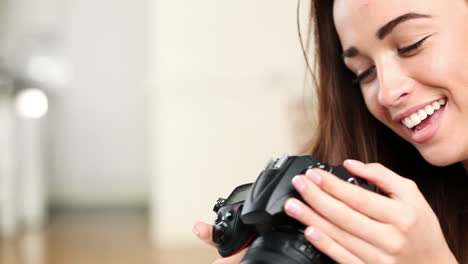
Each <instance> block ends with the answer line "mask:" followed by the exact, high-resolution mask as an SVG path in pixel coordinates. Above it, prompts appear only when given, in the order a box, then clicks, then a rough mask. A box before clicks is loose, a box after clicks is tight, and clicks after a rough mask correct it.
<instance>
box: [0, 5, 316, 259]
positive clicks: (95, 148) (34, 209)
mask: <svg viewBox="0 0 468 264" xmlns="http://www.w3.org/2000/svg"><path fill="white" fill-rule="evenodd" d="M296 5H297V3H296V2H295V1H286V0H268V1H267V0H255V1H252V0H236V1H232V0H198V1H179V0H112V1H111V0H0V128H1V129H0V235H1V236H0V263H1V264H20V263H21V264H50V263H52V264H55V263H57V264H59V263H60V264H61V263H67V264H74V263H137V262H138V263H171V264H172V263H176V264H177V263H187V262H189V263H211V262H212V261H213V260H214V259H215V258H216V256H217V252H216V250H215V249H213V248H210V247H208V246H206V245H204V244H203V243H202V242H200V241H199V240H198V239H197V238H196V237H195V235H194V234H193V233H192V225H193V223H194V222H195V221H196V220H202V221H206V222H209V223H212V222H213V220H214V213H213V212H212V208H213V205H214V202H215V201H216V199H217V198H218V197H226V196H227V195H228V194H229V193H230V192H231V191H232V190H233V188H234V187H236V186H237V185H240V184H242V183H247V182H252V181H254V180H255V178H256V177H257V175H258V174H259V172H260V171H261V169H262V168H263V167H264V165H265V164H266V162H267V161H268V159H269V158H271V157H277V156H280V155H281V154H283V153H290V154H297V153H298V152H299V151H300V149H301V147H303V146H304V144H305V142H306V141H307V139H308V138H309V137H310V136H311V135H310V133H311V132H310V131H311V129H312V124H311V120H312V115H313V110H312V103H313V95H312V94H311V91H309V90H308V89H307V88H305V83H307V80H306V78H305V63H304V59H303V56H302V51H301V48H300V42H299V38H298V30H297V22H296V19H297V14H296ZM302 9H303V10H304V12H306V11H307V6H306V5H305V4H304V6H303V8H302ZM301 12H302V11H301ZM299 17H300V20H304V21H305V20H306V17H307V14H303V15H300V16H299Z"/></svg>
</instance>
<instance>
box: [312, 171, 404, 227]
mask: <svg viewBox="0 0 468 264" xmlns="http://www.w3.org/2000/svg"><path fill="white" fill-rule="evenodd" d="M306 176H307V177H308V178H309V179H310V180H311V181H313V182H314V183H315V184H316V185H318V186H319V187H320V189H322V190H323V191H325V192H326V193H328V194H330V195H331V196H333V197H334V198H336V199H337V200H339V201H341V202H343V203H345V204H346V205H348V206H349V207H351V208H352V209H354V210H356V211H358V212H360V213H362V214H364V215H366V216H368V217H370V218H372V219H375V220H377V221H379V222H382V223H393V222H394V221H395V219H396V218H398V217H399V215H398V214H395V212H398V211H399V209H400V207H401V206H400V203H399V202H397V201H395V200H393V199H390V198H388V197H385V196H383V195H381V194H378V193H375V192H372V191H369V190H367V189H364V188H362V187H360V186H358V185H355V184H351V183H349V182H346V181H343V180H341V179H340V178H338V177H337V176H335V175H333V174H331V173H329V172H326V171H324V170H320V169H312V170H309V171H307V173H306Z"/></svg>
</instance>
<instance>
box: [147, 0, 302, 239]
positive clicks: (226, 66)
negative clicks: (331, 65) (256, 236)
mask: <svg viewBox="0 0 468 264" xmlns="http://www.w3.org/2000/svg"><path fill="white" fill-rule="evenodd" d="M152 3H153V4H154V5H152V6H151V7H150V9H149V13H150V15H149V17H150V18H151V21H150V25H152V28H150V37H151V45H150V46H151V47H152V55H151V57H150V63H151V67H150V74H151V87H150V88H151V97H150V105H151V113H152V117H151V123H152V132H151V134H152V135H153V136H154V140H153V142H152V144H151V149H152V152H153V155H152V160H151V161H152V162H151V164H152V169H151V174H152V179H153V182H152V187H153V188H152V189H153V193H152V208H153V212H152V223H153V227H154V230H153V231H154V233H153V234H154V239H155V241H156V242H158V243H161V244H178V243H197V242H196V239H195V236H194V235H193V234H192V231H191V230H192V224H193V222H194V221H195V220H205V221H208V222H212V221H213V217H214V213H213V212H212V211H211V210H212V208H213V204H214V202H215V201H216V199H217V198H218V197H221V196H224V197H225V196H227V195H228V194H229V193H230V192H231V190H232V189H233V188H234V187H235V186H237V185H239V184H241V183H246V182H251V181H253V180H255V178H256V177H257V175H258V173H259V172H260V170H261V169H262V168H263V166H264V165H265V163H266V162H267V160H268V159H269V158H270V157H274V156H278V155H280V154H282V153H284V152H289V153H292V154H294V151H295V149H296V145H295V144H296V141H295V139H294V138H293V135H295V134H294V129H293V128H292V126H293V123H294V122H296V121H297V119H301V118H303V117H302V116H301V114H302V112H301V111H300V110H298V109H301V107H300V106H298V105H300V104H301V103H302V100H301V99H300V98H301V96H302V94H303V75H304V74H303V73H304V63H303V58H302V54H301V50H300V46H299V40H298V37H297V30H296V2H295V1H284V0H255V1H251V0H236V1H219V0H199V1H180V0H159V1H154V2H152ZM299 112H300V113H299ZM292 115H294V116H292ZM296 115H299V117H298V116H296Z"/></svg>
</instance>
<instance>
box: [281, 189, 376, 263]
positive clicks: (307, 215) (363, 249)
mask: <svg viewBox="0 0 468 264" xmlns="http://www.w3.org/2000/svg"><path fill="white" fill-rule="evenodd" d="M284 207H285V208H284V210H285V212H286V213H287V214H288V215H289V216H291V217H293V218H295V219H296V220H298V221H299V222H301V223H303V224H304V225H306V226H315V227H317V228H318V229H319V230H323V232H324V233H326V234H327V235H328V236H329V237H330V238H331V239H333V240H334V241H336V242H337V243H338V244H340V245H341V246H342V247H343V248H345V249H346V250H348V251H349V252H351V253H352V254H354V255H355V256H357V257H359V258H360V259H362V260H364V261H365V262H366V263H378V259H376V258H377V257H379V256H381V255H382V250H381V249H378V248H376V247H375V246H374V245H371V244H369V243H368V242H366V241H364V240H362V239H360V238H358V237H356V236H353V235H351V234H350V233H347V232H344V231H343V230H342V229H340V228H339V227H337V226H336V225H334V224H333V223H330V222H329V221H327V220H326V219H324V218H323V217H322V216H320V215H319V214H317V213H316V212H314V211H313V210H311V209H310V208H308V206H307V205H305V204H304V203H302V202H301V201H299V200H297V199H294V198H291V199H289V200H288V201H286V203H285V205H284Z"/></svg>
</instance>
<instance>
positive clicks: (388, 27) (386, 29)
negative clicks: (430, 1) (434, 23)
mask: <svg viewBox="0 0 468 264" xmlns="http://www.w3.org/2000/svg"><path fill="white" fill-rule="evenodd" d="M431 17H432V16H430V15H424V14H417V13H407V14H404V15H401V16H399V17H396V18H394V19H392V20H391V21H390V22H388V23H387V24H385V25H384V26H382V27H381V28H380V29H379V30H378V31H377V33H376V35H377V38H378V39H380V40H382V39H384V38H385V37H386V36H387V35H388V34H390V33H391V32H392V30H393V29H394V28H395V27H396V26H398V25H399V24H400V23H402V22H405V21H407V20H411V19H418V18H431Z"/></svg>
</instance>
